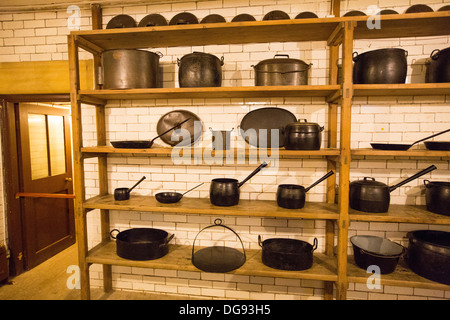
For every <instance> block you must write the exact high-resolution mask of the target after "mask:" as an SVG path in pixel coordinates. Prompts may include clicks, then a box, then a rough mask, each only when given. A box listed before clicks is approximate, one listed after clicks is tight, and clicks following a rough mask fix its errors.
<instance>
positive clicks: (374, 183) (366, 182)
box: [351, 177, 387, 187]
mask: <svg viewBox="0 0 450 320" xmlns="http://www.w3.org/2000/svg"><path fill="white" fill-rule="evenodd" d="M351 184H358V185H362V186H371V187H387V185H386V184H385V183H383V182H380V181H376V180H375V178H372V177H364V179H362V180H356V181H352V183H351Z"/></svg>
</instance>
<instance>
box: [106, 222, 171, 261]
mask: <svg viewBox="0 0 450 320" xmlns="http://www.w3.org/2000/svg"><path fill="white" fill-rule="evenodd" d="M113 232H118V233H117V234H116V235H115V236H114V235H113ZM110 235H111V237H112V238H113V239H116V252H117V255H118V256H119V257H121V258H124V259H130V260H154V259H158V258H161V257H163V256H165V255H166V254H167V253H168V252H169V242H170V240H172V238H173V237H174V235H173V234H172V235H170V236H169V234H168V233H167V232H166V231H164V230H161V229H153V228H132V229H128V230H125V231H122V232H120V231H119V230H118V229H113V230H111V232H110Z"/></svg>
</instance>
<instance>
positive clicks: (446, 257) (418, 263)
mask: <svg viewBox="0 0 450 320" xmlns="http://www.w3.org/2000/svg"><path fill="white" fill-rule="evenodd" d="M407 236H408V238H409V246H408V255H407V260H408V265H409V268H410V269H411V270H412V271H414V272H415V273H417V274H418V275H419V276H422V277H424V278H427V279H429V280H433V281H436V282H439V283H443V284H447V285H450V232H445V231H434V230H417V231H412V232H408V234H407Z"/></svg>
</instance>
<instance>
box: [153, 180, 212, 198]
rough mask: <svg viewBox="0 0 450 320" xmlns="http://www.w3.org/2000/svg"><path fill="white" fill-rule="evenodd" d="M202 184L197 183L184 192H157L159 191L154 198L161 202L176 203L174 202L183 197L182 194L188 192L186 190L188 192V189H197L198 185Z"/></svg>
mask: <svg viewBox="0 0 450 320" xmlns="http://www.w3.org/2000/svg"><path fill="white" fill-rule="evenodd" d="M202 184H203V182H202V183H200V184H199V185H197V186H195V187H193V188H192V189H189V190H188V191H186V192H185V193H179V192H159V193H157V194H155V198H156V200H158V202H161V203H176V202H178V201H180V200H181V198H183V196H184V195H185V194H186V193H188V192H190V191H192V190H194V189H197V188H198V187H200V186H201V185H202Z"/></svg>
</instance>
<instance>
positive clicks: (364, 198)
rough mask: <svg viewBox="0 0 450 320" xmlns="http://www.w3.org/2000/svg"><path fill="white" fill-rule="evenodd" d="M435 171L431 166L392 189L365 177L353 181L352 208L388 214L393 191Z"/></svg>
mask: <svg viewBox="0 0 450 320" xmlns="http://www.w3.org/2000/svg"><path fill="white" fill-rule="evenodd" d="M435 169H437V168H436V167H435V166H434V165H431V166H429V167H428V168H426V169H423V170H422V171H420V172H418V173H416V174H415V175H413V176H411V177H409V178H407V179H405V180H403V181H401V182H399V183H398V184H396V185H394V186H390V187H389V186H387V185H386V184H384V183H383V182H379V181H375V179H374V178H370V177H365V178H364V179H363V180H356V181H352V182H351V183H350V186H349V188H350V190H349V196H350V203H349V204H350V208H352V209H355V210H359V211H364V212H372V213H381V212H387V211H388V209H389V203H390V199H391V198H390V193H391V192H392V191H394V190H395V189H397V188H398V187H400V186H402V185H404V184H406V183H408V182H411V181H412V180H414V179H417V178H419V177H420V176H423V175H424V174H427V173H429V172H431V171H433V170H435Z"/></svg>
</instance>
